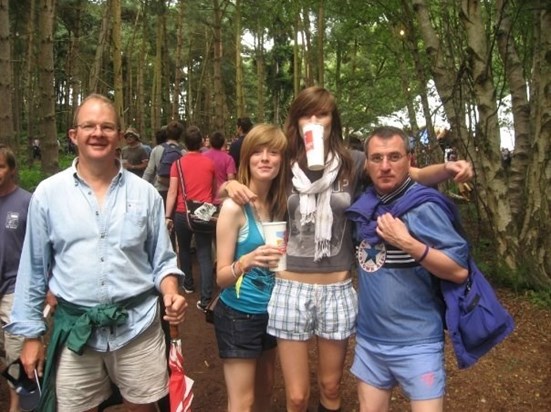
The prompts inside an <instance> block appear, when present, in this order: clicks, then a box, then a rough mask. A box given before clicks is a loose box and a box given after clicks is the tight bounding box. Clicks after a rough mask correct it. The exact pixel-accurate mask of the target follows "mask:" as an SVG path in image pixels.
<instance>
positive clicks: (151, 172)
mask: <svg viewBox="0 0 551 412" xmlns="http://www.w3.org/2000/svg"><path fill="white" fill-rule="evenodd" d="M183 134H184V125H183V124H182V123H180V122H179V121H177V120H173V121H171V122H170V123H169V124H168V125H166V126H163V127H161V129H159V130H158V131H157V133H156V135H155V139H156V140H157V145H156V146H155V147H154V148H153V150H152V151H151V157H150V158H149V162H148V163H147V168H146V169H145V172H144V174H143V176H142V177H143V178H144V179H145V180H147V181H148V182H149V183H153V185H154V186H155V187H156V188H157V190H158V191H159V193H160V194H161V196H162V198H163V202H164V203H165V206H166V196H167V193H168V185H169V183H170V180H169V179H165V178H162V177H160V176H159V175H158V172H159V166H160V162H161V158H162V157H163V152H164V151H165V146H166V145H171V146H174V147H178V148H179V149H180V151H181V152H182V154H183V153H184V148H183V147H182V146H181V145H180V139H181V138H182V135H183Z"/></svg>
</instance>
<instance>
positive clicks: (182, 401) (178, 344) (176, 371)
mask: <svg viewBox="0 0 551 412" xmlns="http://www.w3.org/2000/svg"><path fill="white" fill-rule="evenodd" d="M170 338H171V343H170V354H169V359H168V365H169V367H170V379H169V381H168V394H169V398H170V412H191V402H192V401H193V391H192V390H191V387H192V386H193V380H192V379H190V378H189V377H187V376H186V374H185V372H184V357H183V355H182V341H181V339H180V338H179V334H178V326H174V325H170Z"/></svg>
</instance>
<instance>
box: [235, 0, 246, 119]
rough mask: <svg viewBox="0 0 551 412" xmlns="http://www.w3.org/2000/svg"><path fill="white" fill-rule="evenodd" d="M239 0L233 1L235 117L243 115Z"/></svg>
mask: <svg viewBox="0 0 551 412" xmlns="http://www.w3.org/2000/svg"><path fill="white" fill-rule="evenodd" d="M241 36H242V28H241V0H236V1H235V96H236V107H237V117H243V116H244V115H245V98H244V96H243V88H244V87H243V62H242V60H241Z"/></svg>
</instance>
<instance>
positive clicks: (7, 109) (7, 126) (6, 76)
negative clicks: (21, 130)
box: [0, 0, 15, 145]
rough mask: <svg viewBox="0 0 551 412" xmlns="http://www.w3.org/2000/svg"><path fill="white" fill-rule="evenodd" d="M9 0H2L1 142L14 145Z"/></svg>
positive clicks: (0, 54)
mask: <svg viewBox="0 0 551 412" xmlns="http://www.w3.org/2000/svg"><path fill="white" fill-rule="evenodd" d="M9 9H10V5H9V1H8V0H0V96H2V98H1V99H0V143H5V144H9V145H13V144H14V143H15V138H14V135H13V111H12V98H13V94H12V87H13V82H12V65H11V45H10V16H9Z"/></svg>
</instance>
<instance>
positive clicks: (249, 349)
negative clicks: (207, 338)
mask: <svg viewBox="0 0 551 412" xmlns="http://www.w3.org/2000/svg"><path fill="white" fill-rule="evenodd" d="M267 325H268V314H267V313H264V314H258V315H257V314H255V315H252V314H249V313H245V312H240V311H238V310H235V309H232V308H230V307H229V306H228V305H226V304H225V303H224V302H222V299H220V300H219V301H218V303H217V304H216V307H215V308H214V331H215V333H216V341H217V342H218V353H219V355H220V357H221V358H222V359H228V358H239V359H243V358H247V359H256V358H259V357H260V356H261V355H262V352H263V351H266V350H270V349H274V348H275V347H276V346H277V342H276V339H275V338H274V337H273V336H271V335H268V333H267V332H266V326H267Z"/></svg>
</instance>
